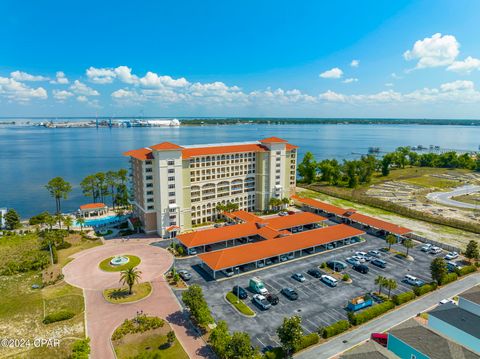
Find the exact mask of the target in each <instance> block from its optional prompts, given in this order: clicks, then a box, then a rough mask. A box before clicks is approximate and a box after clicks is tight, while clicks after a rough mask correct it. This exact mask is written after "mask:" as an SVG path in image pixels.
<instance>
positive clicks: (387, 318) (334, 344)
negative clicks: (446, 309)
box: [295, 273, 480, 359]
mask: <svg viewBox="0 0 480 359" xmlns="http://www.w3.org/2000/svg"><path fill="white" fill-rule="evenodd" d="M478 284H480V273H477V274H473V275H470V276H468V277H466V278H464V279H462V280H459V281H457V282H454V283H452V284H450V285H448V286H447V287H445V288H441V289H439V290H437V291H435V292H433V293H431V294H429V295H426V296H424V297H423V298H421V299H419V300H417V301H415V302H412V303H410V304H407V305H405V306H403V307H402V308H400V309H398V310H396V311H394V312H391V313H388V314H386V315H384V316H382V317H380V318H378V319H376V320H372V321H370V322H368V323H367V324H365V325H363V326H361V327H359V328H358V329H355V330H353V331H351V332H347V333H345V334H343V335H340V336H338V337H335V338H333V339H332V340H330V341H328V342H327V343H325V344H322V345H319V346H317V347H313V348H311V349H309V350H307V351H305V352H302V353H300V354H298V355H296V356H295V357H296V358H301V359H310V358H312V359H321V358H324V359H327V358H332V357H335V356H337V355H339V354H340V353H342V352H344V351H345V350H348V349H350V348H351V347H353V346H355V345H357V344H360V343H362V342H363V341H365V340H367V339H368V338H369V337H370V334H371V333H373V332H384V331H387V330H388V329H390V328H391V327H393V326H395V325H397V324H399V323H401V322H403V321H405V320H407V319H409V318H411V317H413V316H415V315H417V314H418V313H420V312H423V311H425V310H427V309H429V308H431V307H432V306H434V305H436V304H437V303H438V302H439V301H440V300H442V299H444V298H450V297H453V296H455V295H457V294H459V293H461V292H463V291H465V290H467V289H468V288H471V287H473V286H475V285H478Z"/></svg>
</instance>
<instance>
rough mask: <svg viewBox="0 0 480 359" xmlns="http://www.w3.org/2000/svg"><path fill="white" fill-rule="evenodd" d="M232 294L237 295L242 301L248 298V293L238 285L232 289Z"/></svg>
mask: <svg viewBox="0 0 480 359" xmlns="http://www.w3.org/2000/svg"><path fill="white" fill-rule="evenodd" d="M232 293H233V294H235V295H236V296H237V297H238V298H240V299H247V297H248V293H247V291H246V290H245V289H243V288H242V287H240V286H239V285H236V286H234V287H233V288H232Z"/></svg>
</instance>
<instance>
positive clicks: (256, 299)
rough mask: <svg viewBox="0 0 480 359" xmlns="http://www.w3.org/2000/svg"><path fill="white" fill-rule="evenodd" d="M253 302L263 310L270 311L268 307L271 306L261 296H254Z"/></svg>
mask: <svg viewBox="0 0 480 359" xmlns="http://www.w3.org/2000/svg"><path fill="white" fill-rule="evenodd" d="M253 301H254V302H255V303H256V304H257V305H258V306H259V307H260V308H262V309H263V310H267V309H270V307H271V306H272V305H271V304H270V302H269V301H268V300H267V298H266V297H265V296H263V295H261V294H255V295H254V296H253Z"/></svg>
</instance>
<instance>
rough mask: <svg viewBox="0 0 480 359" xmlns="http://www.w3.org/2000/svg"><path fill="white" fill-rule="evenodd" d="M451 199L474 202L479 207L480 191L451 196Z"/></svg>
mask: <svg viewBox="0 0 480 359" xmlns="http://www.w3.org/2000/svg"><path fill="white" fill-rule="evenodd" d="M452 199H453V200H455V201H459V202H465V203H471V204H476V205H478V206H479V208H480V193H471V194H464V195H462V196H456V197H452Z"/></svg>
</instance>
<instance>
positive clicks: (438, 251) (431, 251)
mask: <svg viewBox="0 0 480 359" xmlns="http://www.w3.org/2000/svg"><path fill="white" fill-rule="evenodd" d="M430 253H431V254H439V253H442V248H440V247H436V246H433V247H432V248H431V249H430Z"/></svg>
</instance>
